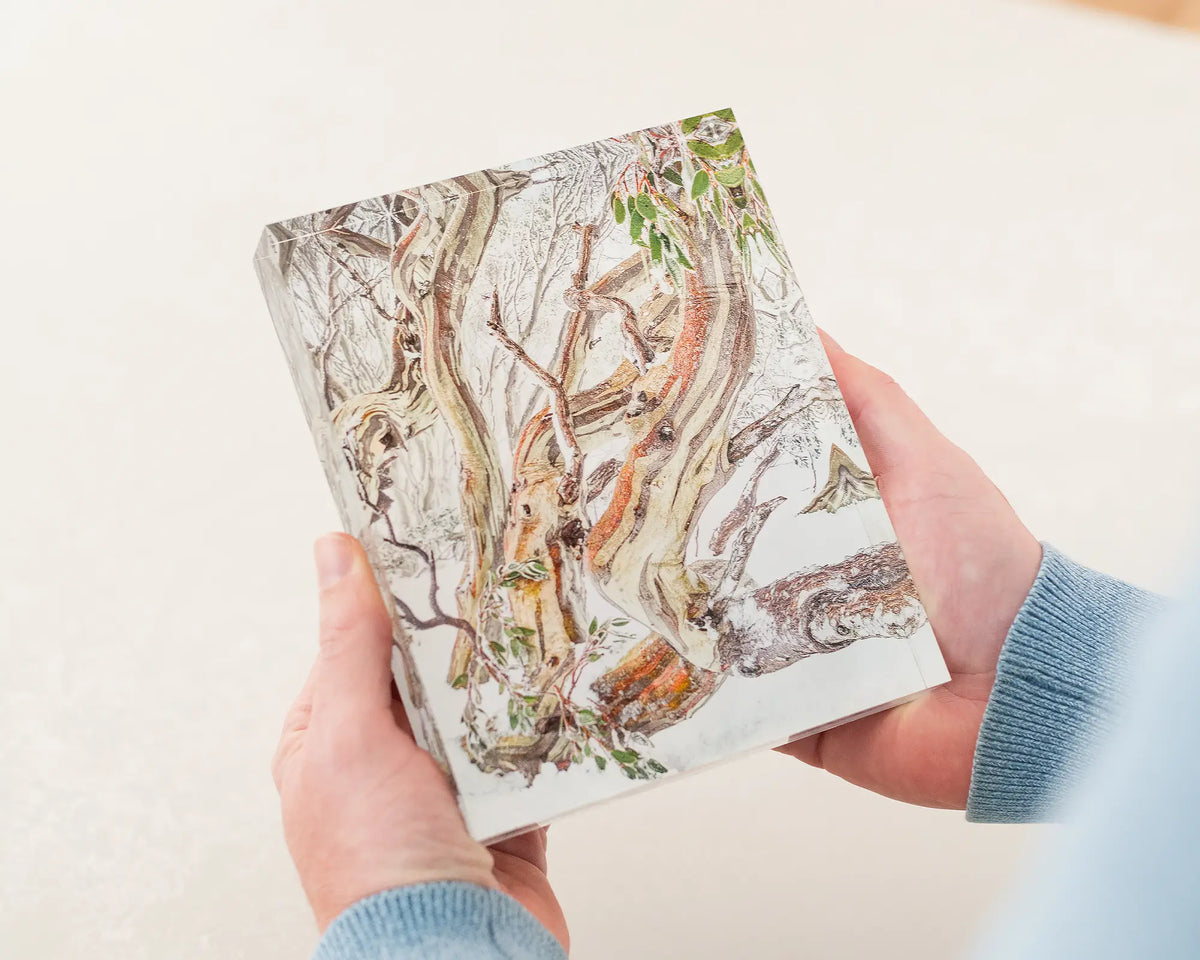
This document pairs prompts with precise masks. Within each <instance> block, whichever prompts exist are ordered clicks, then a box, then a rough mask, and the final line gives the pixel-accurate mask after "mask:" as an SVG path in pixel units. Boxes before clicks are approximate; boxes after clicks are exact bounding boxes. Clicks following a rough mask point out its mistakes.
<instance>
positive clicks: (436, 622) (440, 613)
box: [382, 513, 477, 640]
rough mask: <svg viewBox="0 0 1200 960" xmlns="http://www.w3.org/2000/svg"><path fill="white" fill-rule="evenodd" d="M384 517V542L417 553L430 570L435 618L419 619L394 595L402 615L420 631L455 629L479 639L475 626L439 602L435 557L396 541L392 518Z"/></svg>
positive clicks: (431, 602) (431, 596) (432, 608)
mask: <svg viewBox="0 0 1200 960" xmlns="http://www.w3.org/2000/svg"><path fill="white" fill-rule="evenodd" d="M382 516H383V522H384V523H385V524H387V528H388V535H387V536H386V537H384V538H383V540H384V542H385V543H390V544H391V545H392V546H393V547H399V548H400V549H401V550H408V551H410V552H412V553H415V554H416V555H417V556H418V557H420V558H421V559H422V560H423V561H424V562H425V566H426V568H427V569H428V570H429V608H430V609H431V610H432V611H433V617H432V618H431V619H428V620H426V619H422V618H421V617H418V616H417V615H416V614H415V613H413V610H412V607H410V606H409V605H408V604H407V603H405V602H404V601H403V600H401V599H400V598H399V597H397V596H396V595H395V593H393V594H392V597H393V599H394V600H395V601H396V606H397V607H399V608H400V613H401V615H402V616H403V617H404V619H405V620H407V621H408V622H409V623H411V624H412V625H413V626H414V627H416V628H417V629H418V630H428V629H429V628H430V627H454V628H455V629H457V630H461V631H463V632H464V633H466V634H468V635H469V636H470V637H471V639H472V640H475V639H477V637H476V634H475V627H474V626H472V625H471V624H470V623H468V622H467V621H466V620H464V619H462V617H455V616H451V615H450V614H448V613H446V612H445V611H444V610H443V609H442V606H441V604H440V603H439V602H438V581H437V564H436V563H435V562H434V559H433V557H432V556H430V555H429V554H428V553H427V552H426V551H425V550H422V549H421V548H420V547H418V546H417V545H416V544H415V543H406V542H404V541H403V540H398V539H396V531H395V529H394V528H393V527H392V519H391V517H389V516H388V515H387V514H386V513H383V514H382Z"/></svg>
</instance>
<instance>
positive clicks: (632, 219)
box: [629, 210, 646, 243]
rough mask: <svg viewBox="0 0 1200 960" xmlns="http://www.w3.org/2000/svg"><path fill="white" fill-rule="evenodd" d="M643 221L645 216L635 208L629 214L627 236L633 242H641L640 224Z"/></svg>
mask: <svg viewBox="0 0 1200 960" xmlns="http://www.w3.org/2000/svg"><path fill="white" fill-rule="evenodd" d="M645 222H646V220H645V218H644V217H643V216H642V215H641V214H640V213H638V212H637V211H636V210H634V211H633V213H631V214H630V215H629V236H630V237H631V238H632V239H633V242H634V243H641V242H642V224H644V223H645Z"/></svg>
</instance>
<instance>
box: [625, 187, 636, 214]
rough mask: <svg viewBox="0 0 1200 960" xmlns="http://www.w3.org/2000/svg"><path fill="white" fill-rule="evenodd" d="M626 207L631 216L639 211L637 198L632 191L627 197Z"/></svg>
mask: <svg viewBox="0 0 1200 960" xmlns="http://www.w3.org/2000/svg"><path fill="white" fill-rule="evenodd" d="M625 208H626V209H627V210H628V211H629V214H630V216H632V215H633V214H634V213H635V212H636V211H637V203H636V198H635V197H634V195H633V194H632V193H631V194H630V195H629V196H627V197H626V198H625Z"/></svg>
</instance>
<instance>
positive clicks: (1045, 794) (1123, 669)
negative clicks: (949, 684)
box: [314, 545, 1200, 960]
mask: <svg viewBox="0 0 1200 960" xmlns="http://www.w3.org/2000/svg"><path fill="white" fill-rule="evenodd" d="M1157 606H1158V603H1157V601H1156V600H1155V599H1154V598H1153V597H1151V596H1150V595H1148V594H1145V593H1142V592H1140V591H1138V590H1136V589H1134V588H1133V587H1130V586H1129V585H1127V584H1125V583H1121V582H1120V581H1117V580H1113V579H1112V578H1110V577H1106V576H1104V575H1102V574H1099V573H1096V572H1094V571H1091V570H1088V569H1086V568H1084V567H1081V566H1079V565H1078V564H1076V563H1073V562H1072V561H1070V560H1068V559H1067V558H1066V557H1064V556H1063V555H1062V554H1061V553H1059V552H1057V551H1056V550H1055V549H1054V548H1052V547H1050V546H1048V545H1045V547H1044V555H1043V560H1042V565H1041V568H1040V570H1039V571H1038V576H1037V580H1036V581H1035V582H1034V585H1033V588H1032V590H1031V591H1030V593H1029V596H1028V597H1027V598H1026V600H1025V603H1024V605H1023V606H1022V607H1021V610H1020V613H1019V614H1018V615H1017V618H1016V620H1015V621H1014V623H1013V625H1012V628H1011V629H1010V630H1009V633H1008V637H1007V638H1006V639H1005V643H1004V648H1003V651H1002V652H1001V655H1000V663H999V667H998V671H997V675H996V684H995V688H994V689H993V691H992V695H991V698H990V699H989V701H988V706H987V711H986V713H985V714H984V719H983V726H982V728H981V730H980V733H979V741H978V744H977V746H976V750H975V763H974V770H973V773H972V777H971V789H970V796H969V799H968V801H967V817H968V819H970V820H974V821H980V822H1010V823H1011V822H1028V821H1035V820H1043V819H1047V818H1048V817H1049V816H1050V815H1051V814H1052V813H1053V811H1054V810H1055V809H1056V807H1057V805H1058V803H1059V802H1060V800H1061V799H1062V798H1063V797H1064V796H1067V795H1068V794H1070V793H1071V792H1072V791H1073V789H1074V787H1075V784H1076V782H1077V781H1079V780H1080V778H1081V777H1083V776H1084V775H1085V774H1086V773H1087V771H1088V770H1089V769H1090V767H1091V762H1090V761H1091V757H1092V755H1093V753H1094V752H1095V749H1096V748H1097V745H1098V744H1100V743H1101V742H1103V741H1104V740H1105V739H1107V738H1108V737H1109V736H1110V734H1111V731H1112V729H1113V726H1114V725H1113V723H1112V718H1113V716H1114V713H1115V711H1116V710H1117V708H1118V705H1119V704H1118V701H1119V699H1120V698H1119V694H1121V693H1122V692H1123V691H1124V690H1125V688H1126V686H1127V682H1128V681H1127V674H1128V673H1129V670H1128V664H1129V657H1128V656H1127V652H1128V649H1129V645H1128V644H1127V643H1126V638H1128V637H1129V636H1131V635H1133V634H1134V633H1136V631H1137V630H1138V629H1140V628H1141V627H1142V625H1143V624H1144V622H1145V621H1147V620H1148V619H1149V618H1150V617H1151V615H1152V614H1153V613H1154V611H1155V608H1156V607H1157ZM1184 622H1185V623H1188V621H1186V620H1185V621H1184ZM1196 624H1200V610H1197V611H1195V613H1194V614H1193V619H1192V620H1191V621H1190V623H1188V626H1189V627H1190V629H1191V630H1192V631H1193V635H1194V633H1195V628H1196ZM1186 629H1187V627H1185V628H1182V630H1177V631H1176V632H1182V633H1183V635H1185V636H1186ZM1164 643H1166V645H1168V646H1170V644H1169V642H1167V641H1164ZM1196 646H1200V645H1196ZM1191 667H1193V668H1194V669H1192V671H1191V673H1190V674H1189V673H1182V672H1181V673H1180V674H1177V675H1176V679H1175V682H1176V684H1178V683H1179V680H1180V678H1181V677H1182V678H1185V679H1191V677H1194V676H1195V675H1197V674H1198V673H1200V656H1195V655H1193V662H1192V664H1191ZM1186 688H1187V690H1188V691H1189V692H1190V690H1191V689H1192V686H1191V685H1190V684H1187V685H1186ZM1149 699H1151V700H1153V699H1154V695H1153V694H1151V695H1150V697H1149ZM1127 719H1128V720H1132V721H1134V724H1133V725H1134V726H1136V720H1137V718H1136V717H1134V718H1127ZM1179 719H1180V720H1190V716H1189V715H1187V714H1185V715H1184V716H1182V717H1180V718H1179ZM1129 725H1130V724H1129V723H1127V722H1126V720H1123V721H1122V729H1124V728H1125V727H1126V726H1129ZM1192 726H1194V725H1192V724H1187V725H1186V728H1187V729H1189V730H1190V729H1191V728H1192ZM1192 739H1196V737H1195V736H1194V735H1193V737H1192ZM1136 756H1138V754H1136V753H1135V757H1136ZM1197 757H1200V750H1197V751H1195V752H1192V753H1191V754H1190V756H1187V757H1186V758H1185V760H1186V762H1185V766H1186V769H1187V770H1189V771H1191V773H1190V776H1189V777H1186V778H1185V789H1183V790H1182V791H1181V792H1180V794H1179V796H1186V797H1190V798H1192V799H1195V798H1196V793H1197V790H1198V788H1200V775H1198V774H1197V773H1196V772H1195V771H1196V758H1197ZM1129 765H1130V766H1133V765H1136V761H1135V763H1134V764H1129ZM1121 775H1122V774H1121V772H1120V771H1119V770H1118V772H1117V774H1115V776H1116V777H1118V778H1119V777H1120V776H1121ZM1128 775H1131V776H1135V775H1140V774H1138V772H1137V771H1135V770H1132V769H1131V770H1130V771H1129V772H1128ZM1112 776H1113V775H1112V774H1110V778H1111V777H1112ZM1151 781H1152V777H1151ZM1151 792H1153V791H1151ZM1088 793H1089V795H1092V794H1094V793H1096V791H1095V790H1090V791H1089V792H1088ZM1120 795H1121V789H1120V784H1119V781H1118V788H1117V789H1115V790H1108V791H1107V793H1106V794H1105V797H1107V798H1108V801H1109V802H1111V803H1117V802H1120V801H1121V796H1120ZM1097 806H1098V810H1097V811H1093V813H1092V819H1093V820H1094V821H1097V822H1096V824H1095V826H1094V828H1093V829H1094V832H1095V833H1097V835H1098V836H1097V837H1090V838H1089V837H1088V836H1087V835H1086V833H1085V835H1084V837H1083V838H1082V839H1078V840H1077V845H1078V846H1079V849H1076V850H1075V851H1074V854H1073V856H1074V860H1072V859H1071V857H1069V856H1068V857H1060V860H1059V861H1055V863H1056V869H1057V872H1056V871H1053V870H1048V869H1044V870H1043V871H1042V872H1041V877H1040V879H1039V881H1038V884H1039V885H1040V887H1041V889H1040V890H1038V891H1037V892H1036V893H1027V894H1026V896H1027V898H1028V897H1031V896H1032V897H1034V898H1035V902H1034V903H1032V904H1028V903H1027V904H1026V905H1025V907H1024V908H1023V909H1022V910H1021V912H1020V914H1019V915H1017V916H1016V922H1012V923H999V924H998V925H997V929H996V932H995V933H994V934H993V936H992V937H991V939H990V941H989V944H990V945H988V946H987V947H986V949H987V950H988V956H990V957H995V958H997V960H999V958H1007V957H1017V956H1020V957H1046V958H1049V957H1062V956H1084V955H1086V956H1088V957H1090V958H1096V957H1109V956H1112V957H1116V956H1122V957H1125V956H1128V957H1132V956H1139V957H1143V956H1145V957H1149V956H1154V957H1168V956H1176V955H1178V956H1181V957H1182V956H1189V955H1200V952H1198V953H1195V954H1193V953H1192V952H1191V950H1192V949H1194V948H1196V947H1197V946H1198V945H1200V929H1198V928H1196V927H1195V924H1196V921H1190V922H1191V924H1192V927H1190V928H1189V927H1187V926H1186V923H1185V922H1184V920H1183V916H1182V915H1180V916H1176V915H1175V914H1171V916H1170V917H1168V920H1170V921H1172V922H1173V925H1172V923H1168V924H1167V933H1166V934H1165V935H1164V934H1159V933H1156V934H1155V938H1154V940H1153V943H1154V945H1155V951H1156V952H1155V951H1151V952H1147V951H1146V950H1145V949H1144V945H1145V943H1146V942H1147V941H1146V936H1147V932H1146V931H1145V930H1144V929H1143V928H1142V925H1141V924H1138V923H1136V922H1131V921H1130V919H1129V911H1128V897H1129V894H1128V892H1125V893H1123V894H1122V896H1123V900H1122V901H1120V902H1119V906H1121V907H1123V909H1113V910H1110V911H1107V912H1105V910H1104V907H1105V904H1106V903H1112V902H1113V898H1114V897H1115V894H1114V893H1113V892H1112V891H1110V890H1106V889H1105V888H1104V884H1105V881H1106V877H1105V875H1103V874H1097V873H1096V870H1095V869H1093V867H1092V866H1091V865H1090V864H1089V856H1088V855H1091V856H1092V857H1093V858H1094V856H1095V855H1096V854H1097V852H1099V853H1101V854H1105V844H1106V842H1107V841H1108V840H1109V839H1110V838H1111V837H1112V836H1113V835H1114V831H1113V830H1112V829H1111V828H1109V829H1105V828H1104V826H1103V824H1104V823H1106V822H1107V821H1106V819H1105V805H1104V802H1100V803H1099V804H1098V805H1097ZM1179 806H1180V804H1179V803H1178V802H1177V803H1176V804H1175V807H1174V808H1171V805H1170V804H1169V803H1168V807H1169V808H1171V809H1174V812H1175V818H1174V819H1172V818H1170V817H1168V818H1167V819H1166V820H1164V822H1165V823H1171V824H1173V825H1174V824H1175V820H1176V819H1180V818H1181V817H1182V815H1183V813H1184V811H1182V810H1180V809H1178V807H1179ZM1193 809H1194V806H1192V808H1191V809H1189V810H1187V811H1186V813H1187V814H1188V815H1190V813H1191V810H1193ZM1127 813H1128V814H1129V815H1130V819H1129V820H1128V821H1126V822H1125V824H1124V828H1125V830H1126V833H1128V832H1129V831H1130V830H1132V831H1133V833H1134V841H1133V842H1130V843H1127V844H1126V845H1125V847H1124V848H1123V849H1122V851H1117V852H1113V851H1109V854H1111V855H1110V856H1108V859H1106V860H1104V861H1103V868H1104V869H1106V870H1109V871H1110V872H1111V871H1114V870H1120V869H1129V868H1130V864H1128V863H1125V862H1124V861H1123V860H1122V857H1121V854H1122V853H1123V854H1124V856H1125V859H1126V860H1128V859H1130V858H1132V859H1134V860H1136V859H1137V858H1139V857H1142V856H1143V852H1142V851H1141V849H1140V846H1139V845H1138V844H1137V843H1136V840H1137V836H1138V832H1139V830H1140V831H1142V832H1145V831H1146V826H1145V824H1144V823H1142V824H1140V825H1139V820H1138V819H1136V817H1137V814H1138V811H1136V810H1129V811H1127ZM1116 835H1117V836H1120V835H1122V834H1120V832H1119V831H1118V833H1117V834H1116ZM1190 836H1191V839H1192V841H1193V843H1192V845H1191V851H1192V852H1193V853H1195V852H1196V851H1198V850H1200V838H1198V837H1197V836H1196V828H1195V827H1192V828H1191V833H1190ZM1118 846H1120V845H1119V844H1118ZM1177 859H1178V857H1177ZM1158 866H1159V869H1158V870H1146V871H1143V873H1145V876H1144V877H1143V878H1142V879H1143V881H1144V882H1145V883H1149V885H1150V889H1151V890H1156V889H1158V888H1161V887H1163V886H1164V885H1168V884H1169V883H1170V880H1171V878H1172V876H1173V874H1172V872H1171V870H1170V868H1169V867H1167V868H1166V869H1163V865H1162V864H1159V865H1158ZM1080 872H1087V873H1089V875H1090V881H1091V883H1092V885H1093V887H1096V886H1097V885H1098V889H1095V890H1093V891H1092V892H1093V894H1094V897H1093V900H1092V903H1091V906H1090V909H1089V910H1076V913H1079V914H1082V915H1081V916H1080V917H1078V921H1079V923H1083V924H1089V925H1090V928H1091V929H1093V931H1094V930H1097V929H1101V930H1104V936H1103V937H1100V936H1098V935H1094V934H1093V935H1090V936H1089V935H1086V931H1085V932H1084V934H1081V933H1080V927H1079V926H1077V925H1072V929H1070V930H1068V931H1066V932H1065V933H1064V932H1063V930H1062V929H1061V927H1062V924H1061V919H1062V917H1063V916H1064V915H1065V913H1066V912H1068V911H1069V908H1070V905H1071V904H1073V903H1074V902H1075V900H1077V897H1075V896H1074V893H1073V890H1074V889H1075V888H1076V887H1077V885H1078V882H1079V880H1078V874H1079V873H1080ZM1139 876H1140V874H1139ZM1164 877H1165V879H1164ZM1055 878H1057V879H1055ZM1109 879H1112V880H1113V883H1114V884H1115V883H1116V882H1117V878H1113V877H1110V878H1109ZM1187 880H1188V884H1191V882H1192V881H1191V875H1190V861H1189V869H1188V875H1187ZM1056 884H1057V885H1056ZM1180 889H1190V886H1189V887H1186V888H1183V887H1179V885H1176V890H1175V895H1176V899H1177V898H1178V896H1179V895H1180V894H1179V890H1180ZM1145 896H1146V895H1145V893H1144V892H1143V898H1144V897H1145ZM1059 901H1061V902H1062V904H1060V907H1059V908H1055V906H1054V905H1055V904H1056V903H1058V902H1059ZM1157 902H1159V903H1160V905H1161V904H1163V903H1165V904H1167V905H1168V906H1169V905H1170V904H1171V903H1173V900H1172V898H1171V897H1170V896H1164V897H1160V898H1159V900H1158V901H1157ZM1064 904H1065V906H1063V905H1064ZM1047 905H1049V907H1047ZM1113 905H1114V906H1117V905H1118V904H1113ZM1194 906H1195V905H1194V904H1193V905H1192V907H1193V909H1191V910H1190V911H1182V913H1184V914H1187V915H1200V911H1197V910H1196V909H1194ZM1181 907H1182V905H1181ZM1161 912H1162V911H1161V909H1160V910H1159V911H1158V913H1160V914H1161ZM1031 916H1033V917H1036V918H1038V920H1037V922H1033V921H1031V919H1030V917H1031ZM1158 919H1159V920H1160V921H1161V920H1162V917H1161V916H1159V917H1158ZM1114 926H1115V928H1116V929H1114ZM1161 926H1162V924H1161V923H1160V928H1161ZM1081 936H1083V938H1084V939H1085V940H1086V942H1088V943H1089V948H1088V950H1087V951H1080V950H1078V949H1077V948H1078V946H1079V944H1080V943H1081V942H1083V941H1081V940H1080V937H1081ZM1164 936H1165V938H1166V939H1164ZM1051 946H1053V947H1054V949H1051ZM796 955H797V956H805V955H806V951H805V949H804V945H803V942H802V941H801V940H798V941H797V944H796ZM564 956H565V954H564V953H563V950H562V947H561V946H560V945H559V944H558V942H557V941H556V940H555V939H554V938H553V937H552V936H551V935H550V934H549V932H547V930H546V929H545V928H544V927H542V926H541V924H539V923H538V922H537V920H535V919H534V918H533V916H532V914H530V913H529V912H528V911H527V910H525V908H524V907H522V906H521V905H520V904H518V903H517V902H516V901H515V900H513V899H511V898H510V897H508V896H506V895H505V894H502V893H499V892H496V891H493V890H486V889H484V888H482V887H475V886H472V885H469V884H462V883H431V884H422V885H419V886H413V887H404V888H400V889H396V890H388V891H386V892H384V893H380V894H376V895H375V896H372V897H368V898H366V899H365V900H362V901H360V902H359V903H357V904H355V905H354V906H353V907H351V908H350V909H348V910H346V911H345V912H344V913H343V914H342V915H341V916H339V917H338V918H337V919H336V920H335V921H334V922H333V923H332V924H331V925H330V926H329V928H328V930H326V932H325V935H324V937H323V938H322V940H321V942H320V944H319V946H318V948H317V952H316V954H315V957H314V960H401V958H405V960H407V958H414V960H450V958H460V957H464V958H465V957H470V958H475V960H499V958H512V960H516V958H521V960H551V958H554V960H561V958H563V957H564Z"/></svg>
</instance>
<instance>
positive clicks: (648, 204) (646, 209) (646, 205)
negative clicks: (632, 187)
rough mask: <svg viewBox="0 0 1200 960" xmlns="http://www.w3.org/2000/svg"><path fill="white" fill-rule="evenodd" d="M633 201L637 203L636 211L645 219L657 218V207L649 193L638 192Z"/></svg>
mask: <svg viewBox="0 0 1200 960" xmlns="http://www.w3.org/2000/svg"><path fill="white" fill-rule="evenodd" d="M635 203H636V204H637V212H638V213H640V214H641V215H642V216H643V217H645V218H646V219H647V220H657V219H658V207H656V206H655V205H654V201H653V200H651V199H650V194H648V193H639V194H638V195H637V200H636V201H635Z"/></svg>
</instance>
